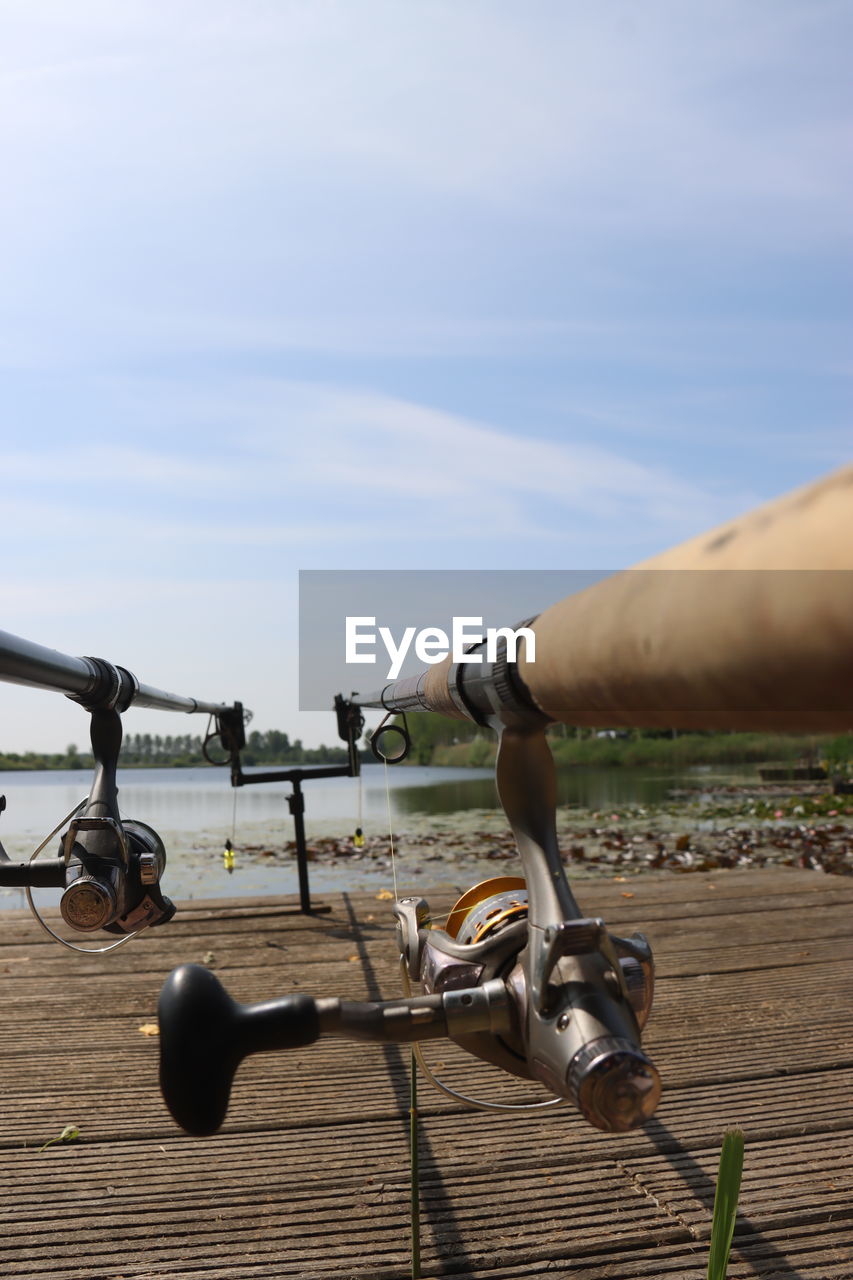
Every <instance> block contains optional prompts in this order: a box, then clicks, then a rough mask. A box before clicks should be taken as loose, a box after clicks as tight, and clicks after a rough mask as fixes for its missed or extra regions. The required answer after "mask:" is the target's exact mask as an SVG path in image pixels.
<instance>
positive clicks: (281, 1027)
mask: <svg viewBox="0 0 853 1280" xmlns="http://www.w3.org/2000/svg"><path fill="white" fill-rule="evenodd" d="M158 1021H159V1024H160V1087H161V1089H162V1091H163V1097H164V1099H165V1101H166V1106H167V1107H168V1108H169V1110H170V1112H171V1113H172V1116H173V1117H174V1119H175V1120H176V1121H177V1123H178V1124H179V1125H180V1126H181V1128H183V1129H186V1131H187V1132H188V1133H192V1134H196V1135H198V1136H207V1135H208V1134H211V1133H214V1132H215V1131H216V1130H217V1129H218V1128H219V1126H220V1125H221V1124H222V1122H223V1120H224V1119H225V1113H226V1111H227V1109H228V1099H229V1097H230V1094H231V1083H232V1081H233V1079H234V1073H235V1071H236V1070H237V1068H238V1066H239V1065H240V1063H241V1062H242V1060H243V1058H245V1057H246V1055H247V1054H250V1053H259V1052H261V1051H262V1050H265V1049H296V1048H299V1047H300V1046H301V1045H306V1044H312V1043H313V1042H314V1041H315V1040H316V1039H317V1037H318V1036H319V1034H320V1018H319V1013H318V1010H317V1004H316V1001H315V1000H314V999H313V998H312V997H311V996H305V995H293V996H285V997H284V998H283V999H280V1000H269V1001H266V1002H264V1003H263V1004H253V1005H242V1004H238V1003H237V1001H236V1000H232V998H231V996H229V994H228V992H227V991H226V990H225V988H224V987H223V986H222V984H221V983H220V982H219V980H218V978H216V977H215V976H214V975H213V974H212V973H211V972H210V970H209V969H205V968H203V967H202V966H201V965H197V964H183V965H181V966H180V967H179V968H178V969H175V970H173V972H172V973H171V974H170V975H169V977H168V978H167V979H166V982H165V984H164V986H163V989H162V991H161V992H160V1001H159V1005H158Z"/></svg>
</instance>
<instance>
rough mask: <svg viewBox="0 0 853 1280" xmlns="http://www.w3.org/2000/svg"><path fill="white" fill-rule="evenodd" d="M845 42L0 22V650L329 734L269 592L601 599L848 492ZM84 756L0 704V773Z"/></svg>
mask: <svg viewBox="0 0 853 1280" xmlns="http://www.w3.org/2000/svg"><path fill="white" fill-rule="evenodd" d="M851 42H853V8H851V6H850V4H849V3H847V2H846V0H842V2H836V0H736V2H735V0H692V2H691V3H690V4H689V5H685V4H683V3H681V2H680V0H648V2H647V3H644V4H642V5H638V4H636V3H635V2H633V0H624V2H623V0H601V2H600V3H598V4H596V5H588V4H585V3H581V2H580V0H531V3H526V4H523V5H522V4H518V3H515V2H512V3H509V2H507V0H447V2H442V0H429V2H428V0H407V2H406V3H405V4H401V3H399V0H314V2H313V3H308V2H307V0H300V2H296V0H240V3H237V2H236V0H229V2H224V0H203V2H202V0H173V2H172V3H170V4H168V5H167V4H156V3H155V4H151V3H150V0H145V2H141V0H140V2H138V3H135V2H134V0H124V2H123V3H122V4H121V5H116V4H114V3H112V0H0V166H2V170H0V171H2V174H3V197H2V200H0V269H1V270H2V287H0V443H2V465H0V485H1V486H2V489H0V492H2V512H3V516H4V540H3V548H4V555H3V591H4V606H5V607H4V609H3V611H2V617H3V621H2V623H0V625H2V627H3V629H4V630H7V631H10V632H13V633H14V634H17V635H22V636H25V637H26V638H28V639H30V640H34V641H37V642H38V643H41V644H45V645H48V646H50V647H52V648H57V649H60V650H62V651H63V652H67V653H71V654H75V655H77V654H94V655H97V656H101V657H105V658H108V659H110V660H112V661H114V662H118V663H121V664H122V665H124V666H126V667H129V668H130V669H131V670H133V671H134V672H135V674H136V675H137V676H138V677H139V678H140V679H141V680H142V681H143V682H144V683H147V684H151V685H154V686H158V687H161V688H165V689H170V690H173V691H175V692H178V693H181V694H186V695H189V696H192V697H197V698H200V699H203V700H210V701H219V700H222V701H232V700H234V699H241V700H242V701H243V702H244V703H245V704H246V705H247V706H249V707H251V708H252V710H253V712H254V717H255V718H254V721H253V727H255V728H259V729H261V730H264V729H268V728H280V729H286V730H287V731H288V732H289V733H290V734H291V737H294V738H295V737H301V738H302V739H303V740H304V741H305V742H306V743H309V744H313V743H316V742H319V741H333V740H334V737H335V730H334V722H333V718H332V716H331V715H328V716H325V715H323V714H320V713H311V714H308V713H300V712H299V711H298V710H297V686H298V680H297V657H298V654H297V630H298V628H297V592H298V586H297V577H298V572H299V570H300V569H334V570H354V569H359V570H364V569H370V570H376V569H405V568H417V569H430V570H442V569H445V570H446V569H451V568H452V569H513V570H531V571H532V570H533V569H547V570H575V569H581V570H596V571H598V570H608V569H618V568H621V567H625V566H628V565H630V564H633V563H635V562H637V561H639V560H641V559H644V558H646V557H648V556H650V555H653V554H654V553H655V552H657V551H662V550H664V549H666V548H667V547H668V546H670V545H673V544H675V543H677V542H679V541H682V540H684V539H686V538H688V537H690V536H692V535H694V534H696V533H699V532H701V531H702V530H704V529H708V528H711V527H713V526H714V525H716V524H719V523H721V522H722V521H725V520H727V519H729V518H731V517H733V516H736V515H738V514H740V513H741V512H743V511H745V510H748V509H749V508H751V507H753V506H755V505H757V504H758V503H761V502H763V501H765V500H768V499H770V498H772V497H774V496H776V495H777V494H780V493H782V492H785V491H786V490H789V489H791V488H795V487H797V486H799V485H802V484H805V483H807V482H808V481H810V480H812V479H815V478H816V477H818V476H820V475H822V474H825V473H827V472H829V471H831V470H832V469H834V468H835V467H837V466H839V465H841V464H842V463H844V462H845V461H848V460H849V458H850V454H851V447H850V446H851V439H852V438H853V433H851V415H850V407H851V396H850V385H851V381H850V380H851V372H853V364H852V363H851V358H850V349H851V348H850V338H851V279H850V277H851V230H853V216H851V215H852V214H853V209H852V208H851V198H850V196H851V192H850V187H851V177H850V175H851V172H853V167H851V147H850V125H851V89H850V77H849V56H848V51H849V49H850V47H851ZM549 603H551V601H543V602H542V604H543V607H544V606H545V605H547V604H549ZM509 621H516V619H511V620H509ZM335 692H336V690H335V689H331V688H330V690H329V702H330V705H331V699H332V696H333V694H334V693H335ZM202 728H203V724H202V723H201V722H200V720H199V718H197V717H195V718H192V719H190V720H188V719H187V718H186V717H181V716H180V715H168V716H167V715H164V714H158V713H154V712H142V711H134V710H131V711H129V712H128V713H127V714H126V716H125V731H126V732H128V733H133V732H152V733H158V732H159V733H162V734H163V735H166V734H175V733H184V732H198V731H200V730H201V729H202ZM86 735H87V730H86V724H85V717H84V715H83V713H82V712H81V711H80V709H79V708H77V707H75V706H73V705H72V704H70V703H68V702H66V700H65V699H63V698H61V697H58V696H57V695H55V694H48V693H43V692H35V691H30V690H24V689H20V688H15V687H12V686H10V685H3V686H0V751H12V750H18V751H22V750H30V749H32V750H38V749H43V750H62V749H64V747H65V746H66V744H67V743H69V742H75V743H77V744H78V745H83V744H85V742H86Z"/></svg>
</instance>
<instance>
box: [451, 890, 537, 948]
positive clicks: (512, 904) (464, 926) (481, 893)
mask: <svg viewBox="0 0 853 1280" xmlns="http://www.w3.org/2000/svg"><path fill="white" fill-rule="evenodd" d="M527 906H528V904H527V882H526V881H525V880H523V879H522V878H521V876H493V877H492V878H491V879H490V880H482V881H481V882H480V883H479V884H475V885H474V886H473V888H471V889H469V890H468V891H467V893H463V895H462V897H461V898H460V899H459V901H458V902H457V903H456V905H455V906H454V907H453V908H452V909H451V911H450V914H449V915H448V917H447V923H446V924H445V926H444V928H445V932H446V933H448V934H449V935H450V937H451V938H455V939H456V940H457V942H464V943H466V944H468V945H470V944H471V943H474V942H481V941H482V940H483V938H486V937H488V936H489V935H491V934H495V933H498V932H499V931H500V930H501V929H502V928H505V927H506V925H508V924H512V923H513V922H514V921H516V920H526V919H527Z"/></svg>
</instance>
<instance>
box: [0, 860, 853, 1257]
mask: <svg viewBox="0 0 853 1280" xmlns="http://www.w3.org/2000/svg"><path fill="white" fill-rule="evenodd" d="M463 887H466V886H463ZM578 893H579V897H580V900H581V904H582V906H583V907H584V908H585V909H586V910H587V911H589V912H590V913H593V914H601V915H603V916H604V917H605V919H606V920H607V922H608V924H609V925H611V926H612V927H614V928H616V929H617V930H619V931H623V932H624V931H630V930H631V929H632V928H636V927H642V928H644V929H645V930H646V931H647V932H648V934H649V935H650V937H651V939H652V942H653V944H654V947H655V954H656V959H657V964H658V975H659V977H658V988H657V995H656V1001H655V1008H654V1010H653V1013H652V1018H651V1021H650V1023H649V1027H648V1031H647V1035H646V1040H645V1043H646V1046H647V1048H648V1051H649V1052H650V1054H651V1056H652V1057H653V1058H654V1059H655V1061H656V1063H657V1065H658V1067H659V1069H660V1071H661V1074H662V1076H663V1080H664V1088H665V1092H664V1097H663V1100H662V1103H661V1106H660V1109H659V1111H658V1115H657V1117H656V1118H655V1120H654V1121H653V1122H652V1123H651V1124H650V1125H649V1126H648V1128H647V1129H646V1130H644V1131H642V1132H639V1133H635V1134H632V1135H629V1136H626V1137H621V1138H611V1137H608V1136H606V1135H604V1134H600V1133H597V1132H595V1131H593V1130H592V1129H590V1128H589V1127H588V1126H587V1125H586V1124H585V1123H584V1122H583V1121H582V1120H581V1119H580V1118H579V1117H578V1116H577V1115H575V1114H574V1112H573V1111H572V1110H571V1109H568V1108H567V1109H559V1110H557V1111H554V1112H551V1113H547V1112H546V1113H545V1114H541V1115H534V1116H532V1117H530V1116H522V1117H519V1118H515V1117H513V1118H506V1117H500V1116H499V1117H493V1116H489V1115H487V1114H482V1113H474V1112H469V1111H466V1110H464V1109H462V1108H461V1107H459V1106H456V1105H454V1104H452V1103H451V1102H450V1100H449V1099H446V1098H444V1097H440V1096H439V1095H437V1094H434V1093H433V1092H432V1091H430V1090H429V1089H428V1087H427V1086H426V1085H425V1084H422V1088H421V1103H422V1112H423V1119H422V1127H421V1184H422V1193H421V1194H422V1252H423V1275H424V1276H425V1277H426V1276H434V1275H452V1276H456V1277H460V1278H461V1277H468V1276H482V1277H489V1280H522V1278H526V1277H534V1276H539V1275H541V1274H547V1275H548V1276H549V1277H555V1278H559V1277H563V1276H565V1277H571V1278H572V1280H620V1278H624V1280H633V1277H650V1278H651V1277H654V1278H655V1280H661V1278H666V1280H682V1278H683V1280H687V1278H688V1277H689V1278H690V1280H703V1277H704V1275H705V1267H706V1261H707V1238H708V1230H709V1222H710V1206H711V1202H712V1196H713V1177H714V1175H715V1173H716V1163H717V1159H718V1156H719V1149H720V1141H721V1137H722V1133H723V1131H724V1129H725V1128H726V1127H727V1126H729V1125H731V1124H734V1123H737V1124H740V1125H741V1126H742V1127H743V1128H744V1130H745V1132H746V1143H747V1145H746V1165H745V1173H744V1182H743V1191H742V1196H741V1211H742V1216H741V1219H740V1222H739V1226H738V1231H737V1235H736V1246H737V1247H736V1252H735V1255H734V1260H733V1263H732V1266H731V1272H730V1274H731V1276H732V1277H743V1276H763V1277H765V1278H766V1280H770V1278H771V1277H773V1280H783V1278H785V1280H795V1278H800V1280H806V1278H808V1280H851V1278H853V981H851V978H852V977H853V966H851V963H850V960H851V954H853V939H851V907H853V881H851V880H843V879H834V878H830V877H826V876H823V875H820V874H817V873H811V872H796V871H785V870H781V871H778V872H776V871H773V872H771V871H764V872H743V873H740V872H718V873H714V874H713V875H683V876H675V875H673V876H668V877H664V878H654V879H639V880H631V881H629V882H627V883H614V882H613V881H612V880H611V881H607V882H605V881H589V882H585V883H583V884H581V885H579V886H578ZM426 896H428V897H429V896H430V895H429V894H427V895H426ZM434 897H435V898H436V902H437V904H438V903H439V902H441V903H444V904H445V905H446V904H447V903H448V894H447V893H444V894H441V895H439V894H437V895H434ZM323 901H324V902H326V903H331V904H332V905H333V911H332V913H331V914H330V915H317V916H314V917H304V916H301V915H299V914H298V912H297V911H296V910H295V909H294V901H293V900H292V899H263V900H258V901H254V902H249V901H248V900H235V901H233V902H230V903H228V904H222V903H216V902H209V903H189V904H186V905H185V906H184V908H183V909H182V910H181V911H180V914H179V915H178V917H177V918H176V919H175V921H174V922H173V923H172V924H170V925H168V926H166V927H165V928H163V929H160V930H154V931H152V932H151V933H150V934H148V935H147V936H145V937H143V938H141V939H139V940H138V941H136V942H133V943H131V944H130V946H129V947H128V948H126V949H124V950H120V951H119V952H117V953H116V954H115V955H114V956H110V957H98V958H91V959H87V958H84V957H78V956H73V955H71V954H70V953H68V952H66V951H64V950H62V949H61V948H59V947H58V946H56V945H55V944H53V943H51V942H50V941H49V940H48V939H47V938H45V937H44V935H42V934H40V932H39V931H38V930H37V929H36V928H35V926H34V925H33V924H31V923H30V922H29V920H28V918H25V917H24V916H23V915H19V914H18V913H15V915H7V914H4V915H3V916H2V917H0V974H2V976H3V978H4V979H5V985H4V991H5V1000H4V1005H3V1018H2V1024H0V1054H2V1073H0V1079H2V1103H1V1104H0V1148H2V1151H0V1162H2V1170H0V1187H2V1197H0V1275H2V1276H8V1277H14V1278H15V1280H25V1278H26V1280H35V1278H38V1280H45V1278H47V1277H57V1280H83V1278H84V1277H85V1278H86V1280H96V1278H97V1280H120V1278H123V1280H131V1278H133V1280H142V1278H143V1277H151V1278H153V1277H157V1278H158V1280H162V1277H171V1276H175V1277H181V1280H226V1278H227V1280H250V1278H252V1280H253V1278H254V1277H288V1276H305V1277H314V1278H318V1277H329V1278H330V1280H331V1278H332V1277H334V1280H350V1277H360V1278H361V1277H369V1276H377V1277H388V1278H389V1280H390V1277H403V1276H406V1275H408V1274H409V1264H408V1259H409V1171H408V1148H407V1142H408V1115H407V1107H408V1087H409V1086H408V1059H409V1054H408V1050H407V1049H406V1048H397V1047H395V1046H390V1047H385V1048H382V1047H379V1046H371V1045H355V1044H352V1043H346V1042H338V1041H321V1042H320V1043H319V1044H317V1045H315V1046H313V1047H310V1048H307V1049H303V1050H298V1051H295V1052H291V1053H280V1054H269V1055H265V1056H258V1057H255V1058H253V1059H251V1060H250V1061H249V1062H247V1063H245V1064H244V1066H243V1067H242V1068H241V1070H240V1073H239V1075H238V1078H237V1083H236V1086H235V1090H234V1096H233V1102H232V1108H231V1111H230V1113H229V1117H228V1121H227V1123H226V1126H225V1128H224V1129H223V1130H222V1132H221V1133H220V1134H218V1135H217V1136H215V1137H213V1138H209V1139H191V1138H188V1137H186V1136H185V1135H183V1134H182V1133H180V1132H179V1131H178V1130H177V1129H176V1128H175V1126H174V1125H173V1123H172V1121H171V1119H170V1117H169V1115H168V1113H167V1112H166V1110H165V1108H164V1106H163V1103H162V1101H161V1099H160V1095H159V1092H158V1088H157V1057H158V1042H157V1040H156V1038H149V1037H147V1036H145V1035H143V1034H142V1033H141V1032H140V1031H139V1027H140V1026H142V1025H143V1024H144V1023H147V1022H151V1021H152V1020H153V1019H154V1015H155V1007H156V1001H157V995H158V992H159V989H160V986H161V983H162V981H163V979H164V978H165V976H166V974H167V973H168V972H169V970H170V969H171V968H172V967H173V966H174V965H176V964H178V963H179V962H181V961H184V960H194V961H199V962H201V961H202V960H203V959H204V958H205V956H207V955H208V953H210V952H212V953H213V958H212V959H211V958H210V957H209V956H208V963H210V964H211V965H212V967H213V968H214V969H215V970H216V972H217V973H218V974H219V976H220V977H221V978H222V980H223V981H224V982H225V984H226V985H227V986H228V988H229V990H230V991H231V992H232V993H233V994H234V995H235V996H236V997H237V998H239V999H242V1000H254V999H262V998H268V997H271V996H274V995H278V994H285V993H288V992H291V991H294V990H304V991H308V992H310V993H312V994H317V995H322V994H325V995H343V996H349V997H352V998H358V997H363V996H377V995H383V996H392V995H396V994H399V992H398V986H397V969H396V965H395V958H394V951H393V929H392V917H391V914H390V909H389V904H388V903H387V902H380V901H377V900H376V899H375V898H374V897H373V896H372V895H364V894H361V895H351V896H347V895H338V896H334V897H326V898H324V899H323ZM432 1056H433V1058H440V1059H441V1060H442V1061H443V1062H445V1064H446V1066H445V1071H446V1073H447V1075H448V1076H449V1077H450V1078H452V1079H453V1080H454V1081H455V1082H457V1083H459V1082H461V1081H462V1080H463V1079H464V1080H465V1082H466V1083H467V1084H468V1085H469V1086H470V1087H471V1088H477V1087H478V1086H479V1087H480V1088H483V1087H485V1086H484V1083H483V1082H484V1081H487V1080H489V1081H492V1080H494V1079H495V1077H494V1076H493V1075H492V1074H491V1070H490V1069H487V1068H480V1067H478V1066H477V1064H475V1063H473V1062H471V1060H470V1059H467V1058H466V1059H464V1061H463V1060H461V1058H460V1056H457V1053H456V1051H455V1050H447V1049H445V1047H444V1045H441V1046H440V1047H439V1046H435V1047H434V1049H433V1050H432ZM469 1063H470V1065H468V1064H469ZM522 1087H523V1086H522ZM496 1088H497V1090H498V1091H499V1092H502V1093H503V1094H504V1096H509V1095H511V1094H512V1095H513V1096H515V1097H517V1096H518V1089H517V1088H516V1086H514V1085H513V1083H512V1082H511V1081H509V1080H508V1079H507V1078H505V1077H500V1078H498V1079H497V1082H496ZM67 1124H76V1125H78V1126H79V1128H80V1130H81V1135H82V1139H81V1141H80V1142H79V1143H77V1144H74V1145H68V1146H63V1145H56V1146H52V1147H50V1148H49V1149H48V1150H46V1151H43V1152H41V1153H39V1151H38V1148H39V1146H40V1145H41V1144H42V1143H44V1142H45V1141H47V1140H48V1139H49V1138H51V1137H54V1136H56V1135H57V1134H58V1133H59V1132H60V1130H61V1129H62V1128H63V1127H64V1126H65V1125H67Z"/></svg>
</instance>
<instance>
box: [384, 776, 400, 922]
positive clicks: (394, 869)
mask: <svg viewBox="0 0 853 1280" xmlns="http://www.w3.org/2000/svg"><path fill="white" fill-rule="evenodd" d="M383 762H384V765H385V804H386V805H387V808H388V840H389V842H390V845H391V875H392V877H393V879H394V901H395V902H399V901H400V895H399V893H398V892H397V859H396V858H395V856H394V823H393V819H392V817H391V783H390V782H389V781H388V759H387V757H385V756H383Z"/></svg>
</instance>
